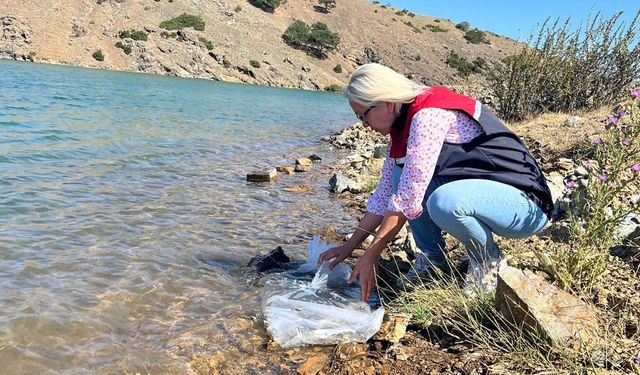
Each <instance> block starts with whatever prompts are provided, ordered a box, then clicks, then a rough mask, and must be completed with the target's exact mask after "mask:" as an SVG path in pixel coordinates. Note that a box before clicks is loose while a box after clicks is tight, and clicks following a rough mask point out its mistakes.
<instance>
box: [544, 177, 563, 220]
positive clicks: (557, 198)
mask: <svg viewBox="0 0 640 375" xmlns="http://www.w3.org/2000/svg"><path fill="white" fill-rule="evenodd" d="M547 185H549V190H550V191H551V199H552V200H553V208H554V216H556V214H557V213H558V211H561V210H562V209H563V207H562V206H563V205H562V197H563V196H564V192H565V190H566V187H565V186H564V177H563V176H562V175H560V174H559V173H553V172H552V173H551V174H550V175H549V176H548V177H547Z"/></svg>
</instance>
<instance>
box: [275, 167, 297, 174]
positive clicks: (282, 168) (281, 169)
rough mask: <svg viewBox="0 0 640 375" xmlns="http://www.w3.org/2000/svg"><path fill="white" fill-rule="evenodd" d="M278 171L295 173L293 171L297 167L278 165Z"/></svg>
mask: <svg viewBox="0 0 640 375" xmlns="http://www.w3.org/2000/svg"><path fill="white" fill-rule="evenodd" d="M276 171H278V172H280V173H286V174H293V172H294V171H295V168H294V167H277V168H276Z"/></svg>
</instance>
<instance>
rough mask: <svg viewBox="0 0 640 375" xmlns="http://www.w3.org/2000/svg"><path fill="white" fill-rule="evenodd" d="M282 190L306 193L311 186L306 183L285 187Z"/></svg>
mask: <svg viewBox="0 0 640 375" xmlns="http://www.w3.org/2000/svg"><path fill="white" fill-rule="evenodd" d="M282 190H284V191H288V192H290V193H308V192H310V191H311V188H310V187H308V186H307V185H296V186H292V187H287V188H284V189H282Z"/></svg>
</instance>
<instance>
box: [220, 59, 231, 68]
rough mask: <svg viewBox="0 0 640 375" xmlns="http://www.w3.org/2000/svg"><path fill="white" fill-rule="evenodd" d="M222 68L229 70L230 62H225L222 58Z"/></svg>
mask: <svg viewBox="0 0 640 375" xmlns="http://www.w3.org/2000/svg"><path fill="white" fill-rule="evenodd" d="M222 66H223V67H224V68H225V69H229V68H231V62H229V60H227V59H225V58H223V59H222Z"/></svg>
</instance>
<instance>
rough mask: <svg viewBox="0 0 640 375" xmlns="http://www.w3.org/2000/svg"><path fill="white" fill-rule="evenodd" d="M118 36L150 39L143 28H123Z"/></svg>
mask: <svg viewBox="0 0 640 375" xmlns="http://www.w3.org/2000/svg"><path fill="white" fill-rule="evenodd" d="M118 38H120V39H127V38H130V39H133V40H141V41H144V42H146V41H147V40H148V36H147V33H145V32H144V31H142V30H123V31H120V32H119V33H118Z"/></svg>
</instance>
